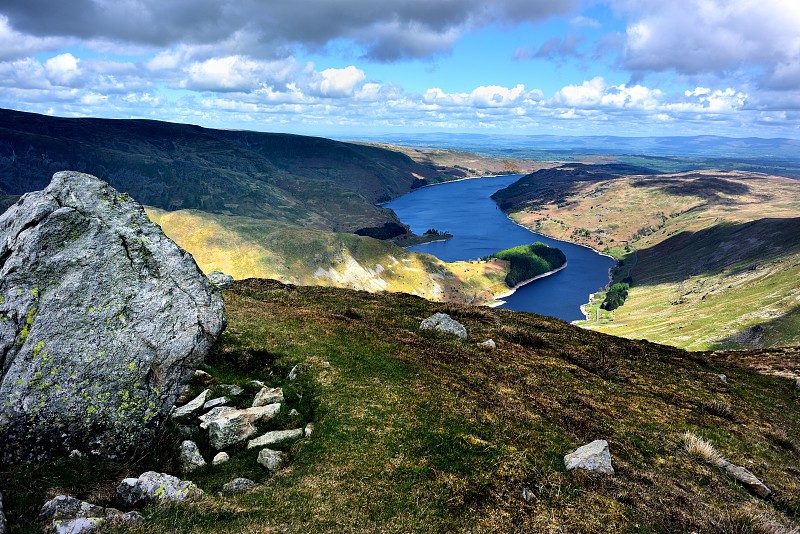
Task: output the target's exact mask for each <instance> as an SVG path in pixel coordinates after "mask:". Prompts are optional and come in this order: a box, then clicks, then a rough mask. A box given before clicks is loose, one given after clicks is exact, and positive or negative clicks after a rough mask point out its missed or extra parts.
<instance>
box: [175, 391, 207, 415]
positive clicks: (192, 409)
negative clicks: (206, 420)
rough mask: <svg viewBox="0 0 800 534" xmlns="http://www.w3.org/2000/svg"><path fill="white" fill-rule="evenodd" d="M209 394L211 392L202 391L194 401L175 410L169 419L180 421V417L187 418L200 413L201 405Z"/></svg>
mask: <svg viewBox="0 0 800 534" xmlns="http://www.w3.org/2000/svg"><path fill="white" fill-rule="evenodd" d="M209 393H211V390H209V389H204V390H203V392H202V393H200V395H198V396H197V397H195V398H194V399H192V400H190V401H189V402H187V403H186V404H184V405H183V406H181V407H180V408H175V410H174V411H173V412H172V415H171V417H172V418H173V419H180V418H181V417H189V416H190V415H194V414H196V413H198V412H200V411H201V410H202V409H203V405H204V404H205V403H206V399H207V398H208V394H209Z"/></svg>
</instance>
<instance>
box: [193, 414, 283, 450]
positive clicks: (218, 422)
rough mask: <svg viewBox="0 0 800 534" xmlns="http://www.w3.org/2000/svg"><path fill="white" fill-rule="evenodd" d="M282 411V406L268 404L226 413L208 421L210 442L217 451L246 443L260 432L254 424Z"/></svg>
mask: <svg viewBox="0 0 800 534" xmlns="http://www.w3.org/2000/svg"><path fill="white" fill-rule="evenodd" d="M280 411H281V405H280V404H268V405H267V406H257V407H255V408H246V409H244V410H232V411H230V412H225V413H223V414H221V415H219V416H217V417H215V418H214V419H210V420H209V421H207V425H208V440H209V442H210V443H211V446H212V447H214V448H215V449H217V450H220V449H224V448H226V447H230V446H231V445H233V444H235V443H239V442H240V441H244V440H246V439H247V438H249V437H250V436H252V435H253V434H255V433H256V432H257V431H258V430H257V429H256V427H255V425H254V424H253V423H255V422H257V421H262V420H268V419H271V418H273V417H275V416H276V415H277V414H278V413H279V412H280Z"/></svg>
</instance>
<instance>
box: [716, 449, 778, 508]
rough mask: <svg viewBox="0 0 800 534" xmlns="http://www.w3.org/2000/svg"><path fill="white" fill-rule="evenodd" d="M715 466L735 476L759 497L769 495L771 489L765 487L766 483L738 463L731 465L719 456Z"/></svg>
mask: <svg viewBox="0 0 800 534" xmlns="http://www.w3.org/2000/svg"><path fill="white" fill-rule="evenodd" d="M717 466H718V467H719V468H720V469H722V470H723V471H725V473H727V474H728V476H730V477H733V478H735V479H736V480H738V481H739V482H741V483H742V484H743V485H744V486H745V487H747V489H749V490H750V491H752V492H753V493H755V494H756V495H758V496H759V497H761V498H762V499H766V498H767V497H769V496H770V495H772V490H771V489H769V488H768V487H767V485H766V484H764V483H763V482H761V480H759V479H758V477H756V476H755V475H754V474H753V473H751V472H750V471H748V470H747V469H745V468H744V467H740V466H738V465H733V464H732V463H730V462H729V461H727V460H726V459H724V458H721V459H720V461H719V462H717Z"/></svg>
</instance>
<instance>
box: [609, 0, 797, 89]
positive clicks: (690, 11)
mask: <svg viewBox="0 0 800 534" xmlns="http://www.w3.org/2000/svg"><path fill="white" fill-rule="evenodd" d="M611 1H612V3H613V4H614V5H616V7H617V8H618V9H620V10H621V11H622V12H625V13H628V14H632V15H633V17H634V19H633V20H632V21H631V22H630V23H629V24H628V26H627V30H626V35H625V45H624V49H623V53H622V62H623V65H624V66H625V67H626V68H627V69H630V70H632V71H637V72H650V71H666V70H674V71H676V72H678V73H682V74H688V75H697V74H706V73H724V72H732V71H737V70H740V69H760V70H762V71H763V76H762V77H761V78H760V83H761V84H762V85H765V86H770V87H774V88H784V89H788V88H796V87H797V86H798V85H800V33H798V28H800V3H798V2H797V1H796V0H761V1H759V2H754V1H752V0H686V1H685V2H655V1H651V0H644V1H637V2H633V1H631V0H611Z"/></svg>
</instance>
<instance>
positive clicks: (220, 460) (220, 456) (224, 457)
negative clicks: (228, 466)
mask: <svg viewBox="0 0 800 534" xmlns="http://www.w3.org/2000/svg"><path fill="white" fill-rule="evenodd" d="M230 459H231V457H230V456H228V453H227V452H218V453H217V454H216V455H214V458H213V459H212V460H211V465H219V464H224V463H225V462H227V461H228V460H230Z"/></svg>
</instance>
